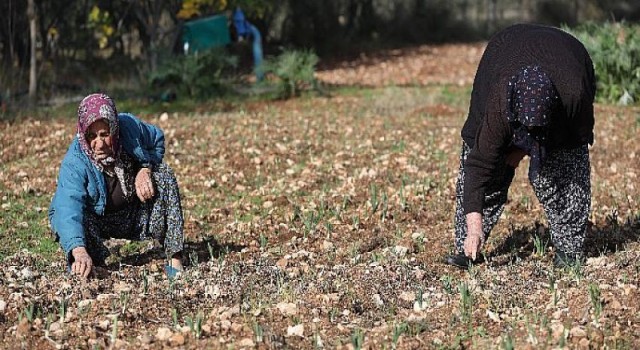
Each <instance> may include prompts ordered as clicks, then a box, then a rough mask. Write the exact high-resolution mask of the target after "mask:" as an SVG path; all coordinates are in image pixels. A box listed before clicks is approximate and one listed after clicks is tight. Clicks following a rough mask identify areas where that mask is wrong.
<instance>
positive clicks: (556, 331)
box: [551, 323, 565, 342]
mask: <svg viewBox="0 0 640 350" xmlns="http://www.w3.org/2000/svg"><path fill="white" fill-rule="evenodd" d="M564 332H565V330H564V325H562V323H553V324H551V336H552V337H553V340H554V341H555V342H557V341H559V340H560V338H562V337H564Z"/></svg>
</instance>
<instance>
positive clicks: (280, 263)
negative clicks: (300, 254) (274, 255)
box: [276, 258, 289, 270]
mask: <svg viewBox="0 0 640 350" xmlns="http://www.w3.org/2000/svg"><path fill="white" fill-rule="evenodd" d="M288 264H289V260H287V259H285V258H282V259H280V260H278V261H277V262H276V266H278V267H279V268H280V269H282V270H284V269H286V268H287V265H288Z"/></svg>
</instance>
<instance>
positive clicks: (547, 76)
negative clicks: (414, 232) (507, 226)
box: [446, 24, 596, 267]
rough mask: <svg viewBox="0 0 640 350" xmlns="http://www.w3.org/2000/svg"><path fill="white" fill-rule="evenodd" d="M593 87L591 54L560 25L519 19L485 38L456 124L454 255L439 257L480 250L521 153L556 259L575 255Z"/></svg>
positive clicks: (463, 258)
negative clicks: (462, 117)
mask: <svg viewBox="0 0 640 350" xmlns="http://www.w3.org/2000/svg"><path fill="white" fill-rule="evenodd" d="M595 92H596V88H595V75H594V71H593V63H592V62H591V58H590V57H589V54H588V52H587V50H586V49H585V47H584V46H583V45H582V43H580V42H579V41H578V40H577V39H576V38H574V37H573V36H571V35H569V34H568V33H566V32H564V31H562V30H560V29H557V28H552V27H546V26H540V25H533V24H518V25H514V26H511V27H508V28H506V29H504V30H502V31H501V32H499V33H497V34H495V35H494V36H493V37H492V38H491V40H490V41H489V43H488V45H487V48H486V50H485V52H484V54H483V56H482V59H481V60H480V65H479V67H478V71H477V72H476V76H475V80H474V83H473V91H472V94H471V104H470V107H469V115H468V118H467V121H466V122H465V124H464V127H463V128H462V139H463V142H462V152H461V155H460V171H459V175H458V181H457V185H456V212H455V222H454V225H455V249H456V254H454V255H451V256H448V257H447V259H446V262H447V263H449V264H452V265H457V266H460V267H466V266H467V265H468V264H469V263H470V261H476V260H477V259H479V257H480V252H481V250H482V247H483V245H484V242H485V240H486V239H487V237H488V236H489V233H490V232H491V229H492V228H493V227H494V225H495V224H496V222H497V221H498V218H499V217H500V214H501V213H502V210H503V209H504V205H505V203H506V201H507V191H508V189H509V186H510V185H511V181H512V179H513V176H514V171H515V168H516V167H517V166H518V164H519V163H520V161H521V160H522V158H523V157H524V156H529V157H530V164H529V182H530V183H531V185H532V187H533V189H534V192H535V194H536V196H537V197H538V200H539V201H540V203H541V204H542V206H543V207H544V211H545V214H546V216H547V220H548V222H549V227H550V231H551V239H552V242H553V245H554V246H555V260H554V262H555V264H556V265H557V266H566V265H567V264H573V263H575V262H576V261H577V260H578V259H581V258H582V255H583V245H584V238H585V233H586V228H587V220H588V217H589V211H590V208H591V182H590V181H591V180H590V168H589V148H588V145H589V144H592V143H593V125H594V118H593V100H594V96H595Z"/></svg>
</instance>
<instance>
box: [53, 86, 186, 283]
mask: <svg viewBox="0 0 640 350" xmlns="http://www.w3.org/2000/svg"><path fill="white" fill-rule="evenodd" d="M163 156H164V134H163V132H162V130H160V129H159V128H157V127H155V126H153V125H150V124H147V123H144V122H142V121H140V120H139V119H138V118H136V117H135V116H133V115H132V114H128V113H120V114H118V112H117V110H116V105H115V103H114V101H113V100H112V99H111V98H110V97H109V96H107V95H104V94H92V95H89V96H87V97H85V98H84V99H83V100H82V102H81V103H80V106H79V108H78V125H77V135H76V137H75V138H74V139H73V141H72V142H71V146H70V147H69V150H68V151H67V153H66V155H65V157H64V159H63V160H62V165H61V166H60V174H59V177H58V186H57V189H56V193H55V195H54V196H53V200H52V202H51V206H50V208H49V220H50V224H51V228H52V229H53V231H54V233H55V234H56V236H57V238H58V239H59V241H60V245H61V246H62V249H63V250H64V253H65V256H66V258H67V263H68V266H70V269H71V271H72V272H73V273H75V274H78V275H81V276H84V277H87V276H89V273H90V272H91V271H92V268H93V267H94V266H100V265H104V264H105V259H106V258H107V256H108V255H109V250H108V249H107V247H106V246H105V245H104V240H105V239H108V238H124V239H131V240H144V239H152V238H153V239H157V240H159V241H160V242H161V243H162V244H163V246H164V250H165V253H166V254H167V258H168V264H167V267H166V271H167V274H169V275H171V276H173V275H175V274H176V273H177V272H180V271H182V269H183V267H182V262H181V257H182V248H183V226H184V221H183V216H182V208H181V205H180V193H179V190H178V183H177V181H176V178H175V176H174V174H173V172H172V170H171V169H170V168H169V166H168V165H166V164H165V163H163V162H162V158H163Z"/></svg>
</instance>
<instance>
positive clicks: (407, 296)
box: [400, 292, 416, 301]
mask: <svg viewBox="0 0 640 350" xmlns="http://www.w3.org/2000/svg"><path fill="white" fill-rule="evenodd" d="M400 299H401V300H404V301H414V300H416V294H415V293H414V292H402V293H400Z"/></svg>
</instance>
